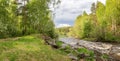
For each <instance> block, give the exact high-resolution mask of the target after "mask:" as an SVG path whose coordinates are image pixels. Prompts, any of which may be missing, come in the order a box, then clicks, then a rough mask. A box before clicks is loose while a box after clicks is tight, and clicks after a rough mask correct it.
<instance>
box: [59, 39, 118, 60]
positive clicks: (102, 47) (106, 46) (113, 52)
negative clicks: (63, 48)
mask: <svg viewBox="0 0 120 61" xmlns="http://www.w3.org/2000/svg"><path fill="white" fill-rule="evenodd" d="M60 41H62V42H64V43H65V44H67V45H70V46H71V47H72V48H79V47H84V48H87V49H89V50H92V51H94V52H97V53H96V54H98V55H99V54H107V55H108V56H109V60H108V61H120V44H117V45H116V44H110V43H102V42H90V41H85V40H79V39H75V38H60ZM99 61H100V60H99Z"/></svg>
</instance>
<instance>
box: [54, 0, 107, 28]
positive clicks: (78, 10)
mask: <svg viewBox="0 0 120 61" xmlns="http://www.w3.org/2000/svg"><path fill="white" fill-rule="evenodd" d="M97 1H100V2H102V3H104V4H105V2H106V0H61V3H60V4H59V8H57V9H56V11H55V13H56V14H55V18H54V23H55V25H56V27H64V26H72V25H73V24H74V21H75V19H76V17H77V16H78V15H81V14H82V12H83V11H86V12H87V13H88V14H89V13H91V11H90V8H91V4H92V3H94V2H95V3H96V2H97Z"/></svg>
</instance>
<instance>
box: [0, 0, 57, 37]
mask: <svg viewBox="0 0 120 61" xmlns="http://www.w3.org/2000/svg"><path fill="white" fill-rule="evenodd" d="M23 2H25V1H24V0H23ZM51 2H54V5H55V4H56V3H58V2H57V1H55V0H54V1H53V0H41V1H39V0H30V1H27V3H26V4H23V6H21V5H20V4H18V2H17V1H16V0H0V35H1V36H0V38H5V37H15V36H22V35H29V34H33V33H41V34H46V35H48V36H50V37H51V38H55V37H56V33H55V29H54V23H53V21H52V20H53V19H52V12H51V11H50V10H49V5H51V4H52V3H51Z"/></svg>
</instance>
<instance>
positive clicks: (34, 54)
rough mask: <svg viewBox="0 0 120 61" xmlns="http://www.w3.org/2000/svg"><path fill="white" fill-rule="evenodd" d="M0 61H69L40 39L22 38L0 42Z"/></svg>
mask: <svg viewBox="0 0 120 61" xmlns="http://www.w3.org/2000/svg"><path fill="white" fill-rule="evenodd" d="M0 61H70V59H69V58H68V57H67V56H66V55H65V54H64V53H63V52H61V51H59V50H53V49H52V48H51V47H50V46H48V45H45V43H44V41H43V40H42V39H41V38H38V37H35V36H24V37H20V38H18V39H17V40H10V41H2V42H0Z"/></svg>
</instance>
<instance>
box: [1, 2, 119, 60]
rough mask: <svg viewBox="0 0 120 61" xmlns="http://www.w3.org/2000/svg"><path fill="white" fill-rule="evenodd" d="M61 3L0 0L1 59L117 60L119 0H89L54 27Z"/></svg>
mask: <svg viewBox="0 0 120 61" xmlns="http://www.w3.org/2000/svg"><path fill="white" fill-rule="evenodd" d="M61 2H62V1H61V0H0V61H113V60H114V61H120V58H119V57H120V49H119V48H120V45H119V43H120V6H119V5H120V0H106V3H105V4H103V3H101V2H100V1H97V3H92V5H91V13H87V12H86V11H83V13H82V14H80V15H79V16H77V17H76V20H75V22H74V25H73V26H69V27H60V28H56V26H55V23H54V17H55V16H56V15H55V13H54V10H56V9H57V8H59V4H60V3H61ZM51 6H52V9H53V10H51Z"/></svg>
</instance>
